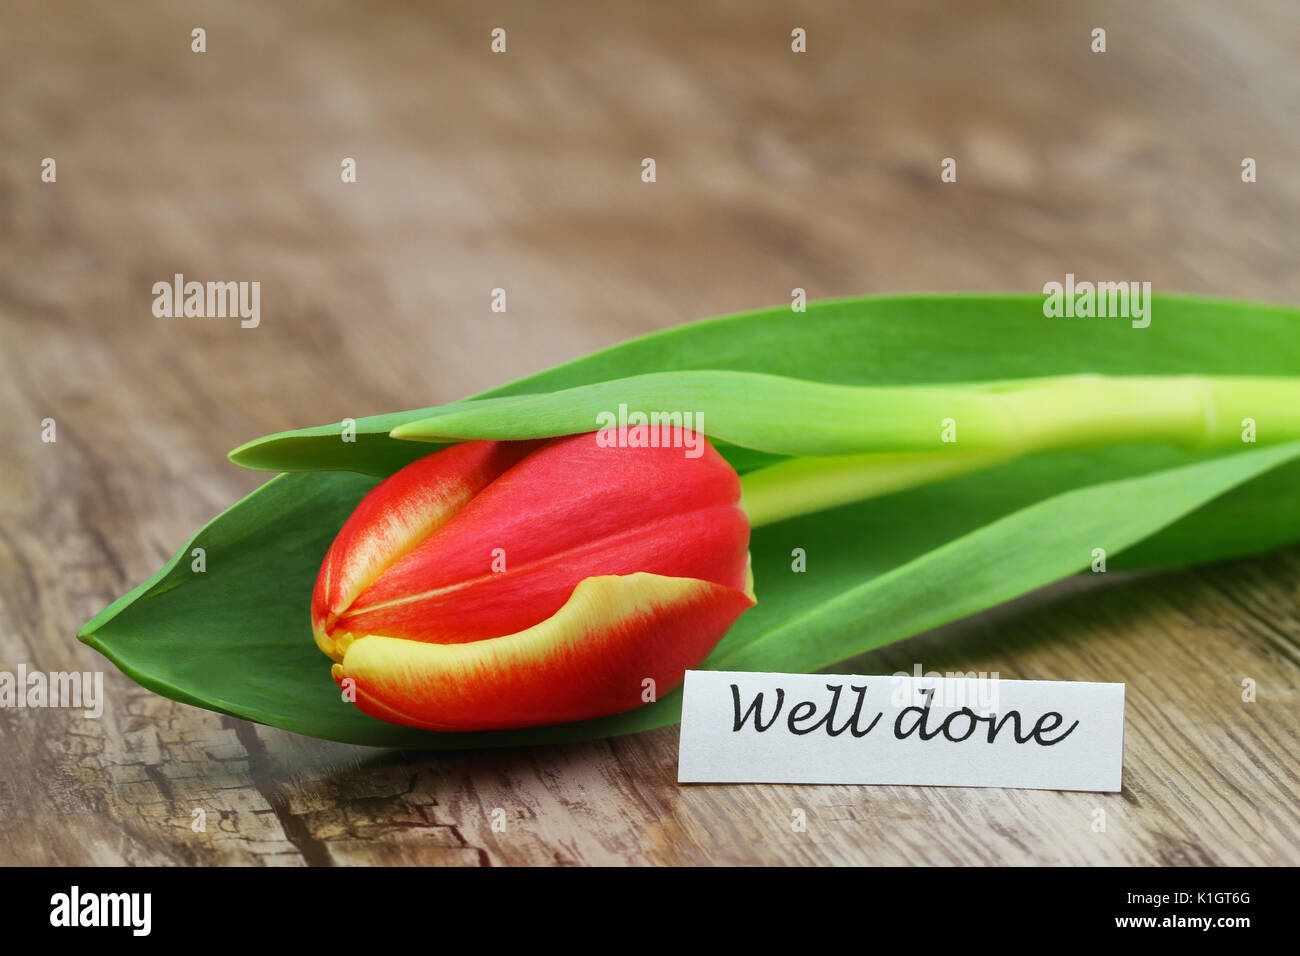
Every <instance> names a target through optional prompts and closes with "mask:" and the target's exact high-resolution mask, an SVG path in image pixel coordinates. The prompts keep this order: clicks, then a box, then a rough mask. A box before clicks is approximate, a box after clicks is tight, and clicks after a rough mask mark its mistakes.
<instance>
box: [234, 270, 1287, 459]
mask: <svg viewBox="0 0 1300 956" xmlns="http://www.w3.org/2000/svg"><path fill="white" fill-rule="evenodd" d="M1297 328H1300V311H1297V310H1295V309H1287V308H1282V307H1279V306H1273V305H1260V304H1253V303H1237V302H1227V301H1222V300H1215V299H1204V298H1194V297H1188V296H1172V295H1157V296H1155V297H1154V299H1153V304H1152V322H1151V325H1150V326H1149V327H1148V328H1145V329H1134V328H1131V327H1130V325H1129V323H1128V322H1125V321H1122V320H1109V319H1058V318H1047V317H1045V316H1044V315H1043V298H1042V296H1037V295H915V296H879V297H871V298H859V299H844V300H840V301H830V302H817V303H813V304H811V305H809V306H808V311H807V312H805V313H800V314H795V313H792V312H791V311H790V309H789V308H788V307H783V308H775V309H766V310H763V311H759V312H751V313H745V314H741V315H733V316H726V317H723V318H718V319H711V320H708V321H705V322H695V323H691V324H689V325H684V326H679V327H677V328H672V329H668V330H665V331H663V332H658V333H655V334H654V335H648V336H645V337H643V338H639V339H633V340H632V341H630V342H625V343H622V344H621V345H616V346H614V347H613V348H609V349H605V350H603V351H600V352H596V353H594V354H592V355H588V356H586V357H585V358H581V359H578V360H577V361H574V362H569V363H567V364H565V365H561V366H558V367H556V368H553V369H550V370H548V371H545V372H541V373H539V374H537V375H533V376H529V377H528V378H523V379H520V380H519V381H516V382H512V383H510V384H509V385H505V386H502V387H500V388H497V389H494V390H492V391H490V392H486V393H484V394H483V395H481V396H479V398H480V399H482V398H501V397H510V396H517V395H527V394H541V393H547V392H554V391H558V390H559V389H566V388H574V387H577V386H580V385H590V384H593V383H597V382H605V381H609V380H611V379H618V378H625V377H628V376H633V375H643V374H648V373H660V372H673V371H683V370H690V369H714V370H721V371H745V372H759V373H766V374H769V375H780V376H786V377H789V378H795V379H807V380H811V381H816V382H826V383H831V384H842V385H916V384H932V383H940V382H953V383H965V382H975V381H991V380H1000V379H1017V378H1036V377H1043V376H1059V375H1073V374H1080V373H1090V372H1095V373H1102V374H1107V375H1175V374H1201V375H1254V376H1263V375H1296V374H1300V335H1297V334H1296V330H1297ZM448 407H450V406H448ZM443 411H444V409H443V408H439V407H433V408H420V409H415V410H413V411H409V412H400V413H397V414H388V415H377V416H373V417H369V418H366V417H362V418H357V419H356V441H355V442H343V441H341V440H340V437H339V436H340V426H339V425H338V424H332V425H325V426H319V427H315V428H307V429H301V430H298V431H289V432H281V433H278V434H275V435H268V436H266V437H264V438H259V439H256V440H255V441H251V442H249V443H248V444H246V445H243V446H241V447H239V448H237V449H235V450H234V451H232V452H231V453H230V458H231V460H232V461H234V462H235V463H236V464H238V465H242V466H244V467H246V468H257V469H262V470H267V471H310V470H330V469H345V470H352V471H359V472H363V473H366V474H373V475H387V474H391V473H392V472H393V471H394V470H396V469H397V468H399V467H401V466H402V465H404V464H407V463H409V462H411V461H414V460H415V459H416V458H419V457H422V456H423V455H426V454H428V453H429V452H430V451H432V450H433V449H431V448H430V447H429V446H427V445H422V444H419V443H408V442H403V441H398V440H395V439H392V438H390V437H389V434H388V433H389V432H390V431H391V430H392V429H394V428H396V427H398V426H399V425H403V424H408V423H412V422H417V421H420V420H421V419H426V418H429V417H431V416H433V415H435V414H441V413H442V412H443ZM593 430H594V429H593ZM720 450H722V451H723V452H724V454H726V455H727V457H728V460H730V461H731V463H732V464H733V466H735V467H736V469H737V470H738V471H741V472H742V473H743V472H746V471H749V470H751V469H752V468H755V467H758V466H760V465H763V464H767V463H770V462H771V461H772V460H774V459H773V457H772V456H770V455H765V454H763V453H759V452H753V451H749V450H744V449H734V448H728V447H726V446H721V447H720Z"/></svg>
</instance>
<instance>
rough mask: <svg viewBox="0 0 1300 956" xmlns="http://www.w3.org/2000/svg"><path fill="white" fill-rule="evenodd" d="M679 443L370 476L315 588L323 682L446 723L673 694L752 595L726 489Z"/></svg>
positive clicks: (585, 712) (735, 482) (618, 707)
mask: <svg viewBox="0 0 1300 956" xmlns="http://www.w3.org/2000/svg"><path fill="white" fill-rule="evenodd" d="M700 440H701V441H702V440H703V439H702V438H701V439H700ZM674 444H676V447H669V446H668V445H666V444H665V445H661V446H660V447H636V446H629V444H628V443H627V442H625V441H620V442H618V443H616V444H615V445H612V446H611V445H609V443H598V442H597V441H596V435H595V433H590V434H583V435H571V436H567V437H564V438H558V439H552V440H548V441H527V442H513V441H512V442H493V441H470V442H464V443H462V444H458V445H452V446H451V447H448V448H445V449H443V450H441V451H437V452H434V453H433V454H431V455H429V456H427V457H425V458H422V459H420V460H419V461H416V462H414V463H412V464H410V465H408V466H406V467H405V468H403V469H401V470H400V471H398V472H396V473H395V474H393V475H392V476H390V477H389V478H387V479H386V480H384V481H383V482H381V483H380V484H379V485H377V486H376V487H375V488H374V489H373V490H372V491H371V492H370V493H369V494H367V495H366V497H365V498H363V499H362V501H361V502H360V504H358V506H357V508H356V510H355V511H354V512H353V514H352V516H351V517H350V518H348V520H347V522H346V523H345V524H344V525H343V528H342V529H341V530H340V531H339V534H338V536H337V537H336V538H335V540H334V543H333V545H332V546H331V547H330V549H329V552H328V553H327V554H326V556H325V561H324V563H323V564H322V565H321V570H320V574H319V576H318V578H317V580H316V589H315V593H314V594H313V596H312V609H311V614H312V629H313V633H314V634H315V637H316V643H317V645H318V646H319V647H320V649H321V650H322V651H324V652H325V654H327V655H328V656H329V657H331V658H332V659H333V660H334V661H335V662H336V663H335V664H334V667H333V676H334V679H335V681H336V682H337V683H338V684H339V685H340V687H342V688H343V690H344V692H345V694H346V695H347V696H348V697H349V699H353V700H354V701H355V703H356V705H357V706H358V707H359V708H360V709H361V710H363V711H365V712H366V713H368V714H370V715H371V716H374V717H378V718H379V719H381V720H386V721H389V722H391V723H397V724H405V725H408V726H413V727H423V728H426V729H430V730H442V731H469V730H489V729H500V728H509V727H528V726H537V725H542V724H554V723H564V722H568V721H575V720H584V719H587V718H592V717H600V716H605V715H608V714H614V713H620V712H622V711H626V710H631V709H633V708H635V707H638V706H641V705H642V704H644V703H646V702H648V701H651V700H654V699H655V697H656V696H661V695H663V694H665V693H667V692H668V691H670V690H672V689H673V688H675V687H677V686H678V685H679V684H680V683H681V681H682V679H683V676H684V674H685V671H686V670H688V669H690V668H692V667H695V666H697V665H698V664H699V663H700V662H701V661H703V660H704V658H705V657H707V656H708V654H709V652H710V651H711V650H712V649H713V647H714V645H716V644H717V643H718V641H719V640H721V638H722V636H723V635H724V634H725V633H726V632H727V630H728V629H729V628H730V627H731V625H732V624H733V623H734V622H735V621H736V619H737V618H738V617H739V616H740V615H741V614H742V613H743V612H744V611H745V610H746V609H747V608H749V607H751V606H752V605H753V603H754V595H753V581H752V577H751V575H750V568H749V522H748V519H747V518H746V516H745V513H744V511H742V510H741V507H740V481H739V478H738V477H737V475H736V473H735V471H734V470H733V469H732V468H731V466H730V465H728V464H727V462H726V461H725V460H724V459H723V458H722V456H721V455H719V454H718V452H717V451H716V450H715V449H714V448H713V447H712V446H711V445H708V444H707V443H705V451H704V454H703V455H700V456H699V457H694V458H692V457H687V456H685V455H683V454H682V447H683V445H684V444H686V443H683V442H675V443H674Z"/></svg>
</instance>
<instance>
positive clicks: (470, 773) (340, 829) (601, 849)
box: [0, 0, 1300, 865]
mask: <svg viewBox="0 0 1300 956" xmlns="http://www.w3.org/2000/svg"><path fill="white" fill-rule="evenodd" d="M788 6H789V5H787V4H781V3H761V4H746V5H744V11H743V13H741V12H738V9H739V8H737V7H736V5H735V4H724V3H713V4H704V5H698V7H699V8H698V9H696V7H697V5H690V11H689V12H687V5H681V8H680V9H676V8H674V9H669V8H668V6H667V5H657V4H652V3H636V4H619V5H606V4H597V3H594V2H593V3H590V4H572V5H565V7H564V9H552V8H551V7H550V5H547V6H546V7H545V8H543V7H542V6H541V5H535V4H529V3H523V2H521V3H518V4H515V5H502V4H494V5H493V9H491V10H490V11H489V10H487V9H483V8H480V7H479V6H478V5H470V4H445V5H442V8H441V9H424V8H423V5H414V4H406V3H399V2H389V3H372V4H366V5H364V6H362V5H355V4H348V3H343V2H334V3H318V2H313V3H307V2H301V3H297V4H294V3H287V4H276V5H266V4H253V3H251V2H244V3H225V4H220V5H210V4H197V3H176V2H166V3H163V2H158V3H154V4H130V5H119V4H91V5H84V4H74V3H40V2H25V0H23V2H11V3H9V4H7V5H6V10H5V14H4V17H3V20H4V23H3V27H2V28H0V320H2V321H0V369H2V373H0V397H2V401H3V405H2V406H0V407H2V408H3V415H0V439H2V440H0V669H9V670H13V669H15V668H16V667H17V665H19V664H26V665H27V666H28V667H30V668H36V669H43V670H47V671H48V670H72V669H79V670H85V669H105V670H107V671H108V673H107V675H106V686H107V695H108V701H107V705H106V709H105V713H104V715H103V717H102V718H101V719H99V720H88V719H84V718H81V717H80V716H73V715H72V714H70V713H69V712H67V711H57V710H46V711H30V710H28V711H16V710H11V711H4V712H0V748H2V753H3V758H4V763H5V766H6V768H7V772H6V773H4V774H2V775H0V863H28V864H48V863H108V864H112V863H182V864H194V863H203V864H209V863H238V864H250V863H251V864H260V863H265V864H283V865H297V864H304V863H306V864H349V863H439V864H465V865H498V864H517V863H545V864H601V863H620V864H621V863H631V864H644V863H787V864H799V863H828V862H829V863H870V864H894V863H1013V864H1019V863H1125V864H1130V863H1131V864H1153V863H1158V864H1201V863H1231V864H1240V863H1245V864H1253V863H1296V862H1300V850H1298V849H1297V844H1298V843H1300V810H1298V809H1297V807H1298V806H1300V794H1298V793H1297V790H1298V789H1300V786H1298V784H1297V779H1298V774H1297V762H1296V752H1297V727H1298V722H1297V717H1296V715H1297V703H1298V702H1300V701H1298V698H1300V693H1298V691H1297V675H1298V674H1300V587H1298V585H1297V581H1300V549H1291V550H1289V551H1285V552H1283V553H1280V554H1276V555H1273V556H1270V557H1266V558H1262V559H1259V560H1253V561H1245V562H1240V563H1236V564H1232V565H1229V566H1220V567H1214V568H1206V569H1200V570H1196V571H1191V572H1187V573H1182V574H1176V575H1169V576H1149V577H1142V578H1129V579H1121V580H1112V581H1109V582H1108V586H1107V587H1105V588H1096V587H1089V586H1086V585H1085V584H1083V583H1082V582H1072V583H1068V584H1066V585H1063V586H1061V587H1058V588H1055V589H1053V590H1052V591H1051V592H1050V593H1048V594H1046V595H1036V596H1033V597H1031V598H1030V599H1027V600H1025V601H1022V602H1020V603H1019V604H1018V605H1016V606H1015V607H1012V608H1005V609H1000V610H998V611H996V612H993V613H990V614H986V615H983V616H981V617H979V618H976V619H974V620H969V621H965V622H961V623H959V624H956V625H953V626H950V627H948V628H945V629H944V630H943V631H942V632H940V633H934V634H929V635H924V636H921V637H918V638H915V639H913V640H910V641H907V642H904V643H902V644H899V645H895V646H893V647H891V648H888V649H885V650H883V651H880V652H878V653H874V654H872V655H869V656H867V657H865V658H862V659H858V660H855V661H853V662H850V663H846V664H844V665H842V666H841V668H837V670H841V671H842V670H848V669H851V670H852V671H854V672H858V673H880V672H883V673H889V672H892V671H894V670H897V669H900V668H902V669H910V668H911V666H912V664H913V663H914V662H917V661H920V662H923V664H924V666H925V667H926V668H927V669H929V668H933V669H936V670H963V671H970V670H988V671H998V672H999V673H1000V674H1001V675H1002V676H1003V677H1009V678H1060V679H1065V678H1068V679H1079V680H1090V679H1101V680H1124V681H1126V682H1127V683H1128V686H1129V696H1128V704H1129V706H1128V738H1127V763H1126V768H1125V775H1124V780H1125V787H1124V792H1123V793H1122V794H1121V795H1112V796H1106V795H1097V794H1082V793H1056V792H1035V791H999V790H968V789H927V788H895V787H790V786H747V787H730V786H727V787H723V786H691V787H679V786H678V785H677V784H676V783H675V772H676V750H677V734H676V731H675V730H672V729H667V730H663V731H659V732H655V733H648V734H644V735H641V736H638V737H633V738H625V739H618V740H611V741H607V742H601V743H589V744H583V745H576V746H557V747H546V748H536V749H531V750H510V751H499V752H484V753H473V754H457V755H450V756H437V755H433V756H430V755H421V754H410V753H386V752H380V751H373V750H367V749H364V748H357V747H350V746H342V745H336V744H330V743H323V742H319V741H314V740H310V739H307V738H303V737H298V736H295V735H293V734H289V733H286V732H282V731H279V730H274V729H269V728H266V727H258V726H254V725H252V724H248V723H244V722H241V721H238V720H233V719H228V718H223V717H221V716H217V715H214V714H211V713H208V712H206V711H202V710H198V709H195V708H192V707H188V706H184V705H181V704H176V703H172V702H170V701H168V700H165V699H163V698H161V697H157V696H155V695H153V694H152V693H149V692H148V691H145V690H142V689H141V688H139V687H137V686H136V685H135V684H133V683H132V682H131V681H129V680H128V679H126V678H125V677H123V676H122V675H121V674H119V673H117V672H116V671H115V670H113V669H112V668H111V667H109V666H108V665H107V664H106V663H105V662H104V661H103V660H102V659H101V658H99V657H98V656H97V655H96V654H95V653H94V652H93V651H91V650H90V649H89V648H87V647H85V646H82V645H81V644H79V643H78V642H77V641H76V640H75V639H74V637H73V635H74V632H75V631H76V629H77V627H78V626H79V625H80V624H81V623H83V622H84V621H85V620H86V619H88V618H89V617H90V616H91V615H92V614H93V613H95V612H96V611H98V610H99V609H100V608H101V607H102V606H103V605H104V604H106V603H107V602H108V601H109V600H110V599H112V598H113V597H115V596H116V595H118V594H119V593H121V592H123V591H124V590H126V589H127V588H128V587H130V586H132V585H134V584H135V583H137V582H138V581H140V580H142V579H144V578H145V577H147V576H148V575H149V574H150V573H152V572H153V571H154V570H155V568H156V567H158V566H159V565H160V564H161V563H162V562H163V561H164V560H166V558H168V557H169V556H170V555H171V554H172V553H173V551H174V550H175V549H176V548H178V547H179V546H180V545H181V544H182V543H184V541H185V540H186V538H187V536H188V535H189V534H190V533H191V532H192V531H193V530H194V529H195V528H196V527H197V526H198V525H199V524H200V523H202V522H203V521H205V520H206V519H207V518H209V517H210V516H212V515H213V514H215V513H216V512H217V511H219V510H221V509H223V508H224V507H226V506H227V505H228V504H230V503H231V502H233V501H235V500H236V499H237V498H238V497H240V496H241V495H243V494H245V493H247V492H248V491H250V490H251V489H253V488H254V487H256V486H257V485H258V484H259V483H261V482H262V481H263V480H265V476H263V475H259V474H254V473H250V472H244V471H240V470H239V469H236V468H234V467H233V466H231V465H229V464H228V463H227V462H226V461H225V458H224V454H225V452H226V451H227V450H228V449H230V448H232V447H234V446H235V445H237V444H239V443H241V442H243V441H245V440H246V439H248V438H251V437H253V436H256V435H259V434H262V433H265V432H270V431H275V430H279V429H284V428H291V427H298V426H302V425H307V424H318V423H322V422H327V421H337V420H340V419H342V418H344V417H349V416H351V417H356V416H359V415H363V414H371V413H377V412H381V411H391V410H396V409H402V408H410V407H416V406H420V405H426V404H434V403H437V402H443V401H447V400H451V399H455V398H458V397H461V396H463V395H466V394H469V393H472V392H475V391H478V390H481V389H484V388H487V387H489V386H492V385H495V384H498V383H500V382H503V381H506V380H509V379H512V378H515V377H518V376H520V375H522V374H525V373H528V372H531V371H534V370H537V369H540V368H543V367H545V366H547V365H550V364H553V363H555V362H558V361H561V360H564V359H568V358H571V357H574V356H577V355H580V354H582V353H585V352H587V351H589V350H592V349H595V348H598V347H601V346H605V345H608V344H611V343H614V342H616V341H619V340H621V339H623V338H626V337H629V336H632V335H637V334H641V333H646V332H650V331H653V330H655V329H658V328H662V327H665V326H669V325H673V324H675V323H679V322H683V321H686V320H689V319H693V318H698V317H702V316H708V315H714V314H719V313H725V312H731V311H739V310H744V309H749V308H756V307H760V306H765V305H770V304H776V303H781V302H785V301H788V300H789V296H790V290H791V289H792V288H794V287H796V286H799V287H803V288H806V289H807V290H808V294H809V295H810V296H811V297H813V298H820V297H829V296H841V295H850V294H858V293H872V292H886V291H905V290H943V289H1038V288H1040V287H1041V285H1042V284H1043V283H1044V282H1045V281H1047V280H1048V279H1051V278H1057V279H1059V278H1060V277H1062V276H1063V275H1064V273H1066V272H1074V273H1076V274H1078V275H1081V276H1083V275H1100V276H1115V277H1119V278H1129V277H1138V278H1141V279H1144V280H1149V281H1151V282H1152V283H1153V284H1154V286H1155V288H1156V289H1157V290H1182V291H1190V292H1205V293H1214V294H1222V295H1230V296H1234V297H1241V298H1256V299H1266V300H1274V301H1281V302H1292V303H1294V302H1297V301H1300V270H1297V268H1296V263H1297V261H1300V238H1298V232H1297V229H1296V222H1297V221H1300V109H1298V108H1297V104H1298V103H1300V72H1298V71H1296V70H1295V68H1294V65H1295V62H1296V56H1297V53H1300V50H1298V49H1297V37H1300V10H1298V9H1297V8H1296V7H1295V5H1294V4H1286V3H1283V2H1278V3H1276V4H1273V3H1262V2H1258V3H1239V4H1234V5H1233V6H1232V7H1231V9H1229V8H1228V7H1226V6H1224V5H1221V4H1216V3H1213V2H1211V0H1201V2H1187V0H1178V2H1173V0H1170V2H1166V3H1144V4H1140V5H1137V4H1128V3H1122V2H1115V3H1104V4H1098V5H1095V6H1094V7H1092V8H1089V7H1088V6H1087V5H1085V4H1068V5H1066V4H1033V3H1027V2H1026V3H1011V2H1008V3H1002V4H966V3H951V4H937V3H936V4H913V3H907V2H899V3H897V4H893V5H887V6H886V7H883V8H882V7H881V5H872V7H871V8H870V12H869V13H868V12H866V9H867V8H865V7H863V6H862V5H861V4H857V3H851V2H843V3H825V4H816V5H815V10H810V11H807V12H804V11H801V12H798V13H793V12H790V11H789V10H787V9H786V8H787V7H788ZM810 6H811V5H810ZM150 8H152V9H150ZM197 26H201V27H203V28H204V29H205V30H206V31H207V37H206V40H207V52H206V53H202V54H199V53H194V52H191V49H190V46H191V30H192V29H193V28H194V27H197ZM498 26H501V27H505V28H506V30H507V43H508V47H507V49H508V52H507V53H506V54H505V55H494V54H493V53H491V51H490V50H489V42H490V36H489V32H490V30H491V29H492V28H493V27H498ZM796 26H802V27H804V28H805V29H806V30H807V32H808V52H807V53H806V54H804V55H796V54H793V53H791V52H790V46H789V44H790V31H791V30H792V29H793V28H794V27H796ZM1095 26H1101V27H1104V28H1105V29H1106V30H1107V41H1108V52H1106V53H1104V54H1095V53H1092V52H1090V50H1089V44H1090V31H1091V29H1092V28H1093V27H1095ZM647 156H649V157H653V158H654V159H655V160H656V163H657V182H656V183H655V184H653V185H647V184H644V183H642V181H641V177H640V173H641V161H642V159H643V158H644V157H647ZM1245 156H1250V157H1254V158H1255V159H1256V161H1257V163H1258V170H1259V173H1258V178H1259V181H1258V182H1257V183H1255V184H1251V185H1246V184H1243V183H1242V181H1241V178H1240V171H1241V170H1240V164H1241V161H1242V158H1243V157H1245ZM45 157H52V158H54V159H55V160H56V163H57V181H56V182H55V183H43V182H42V181H41V176H40V174H41V162H42V160H43V158H45ZM344 157H352V158H354V159H355V160H356V161H357V170H358V181H357V182H356V183H355V184H344V183H342V182H341V178H340V164H341V161H342V159H343V158H344ZM944 157H953V158H955V159H956V160H957V163H958V181H957V183H955V184H942V183H940V180H939V164H940V161H941V160H942V159H943V158H944ZM177 272H180V273H183V274H185V275H187V276H192V277H194V278H198V279H200V280H203V279H226V278H230V279H245V280H258V281H260V282H261V283H262V289H263V295H262V321H261V325H260V326H259V327H258V328H257V329H248V330H245V329H240V328H239V327H238V325H237V323H235V322H232V321H228V320H208V321H204V320H187V321H175V320H167V319H157V318H155V317H154V316H153V315H152V313H151V303H152V294H151V291H150V290H151V286H152V284H153V283H154V282H156V281H160V280H164V281H165V280H167V279H169V278H170V277H171V276H172V275H173V274H174V273H177ZM494 288H504V289H506V290H507V295H508V311H507V312H506V313H504V314H502V313H494V312H492V311H491V310H490V301H491V294H492V290H493V289H494ZM47 417H50V418H53V419H55V421H56V422H57V429H58V430H57V439H58V440H57V442H55V443H53V444H49V443H43V442H42V441H41V440H40V433H41V422H42V419H45V418H47ZM1171 662H1172V663H1171ZM1245 678H1251V679H1253V680H1255V681H1256V682H1257V686H1258V700H1257V701H1256V702H1254V703H1245V702H1243V701H1242V698H1241V692H1242V681H1243V679H1245ZM498 808H500V809H501V810H503V811H504V820H505V822H506V826H505V829H504V832H497V831H494V829H493V826H492V822H493V811H494V810H496V809H498ZM196 809H202V810H204V811H205V814H206V821H207V828H206V832H202V833H196V832H193V831H192V829H191V821H192V819H193V812H194V811H195V810H196ZM795 809H803V810H805V811H806V814H807V820H808V826H807V831H806V832H802V833H797V832H794V830H793V828H792V825H791V821H792V811H793V810H795ZM1097 809H1102V810H1104V811H1105V821H1106V827H1105V830H1104V832H1097V831H1096V829H1095V827H1094V822H1095V821H1096V820H1098V819H1100V818H1099V817H1098V816H1097V815H1096V813H1095V811H1096V810H1097ZM497 818H498V819H501V818H502V817H501V815H497ZM498 829H499V828H498Z"/></svg>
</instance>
